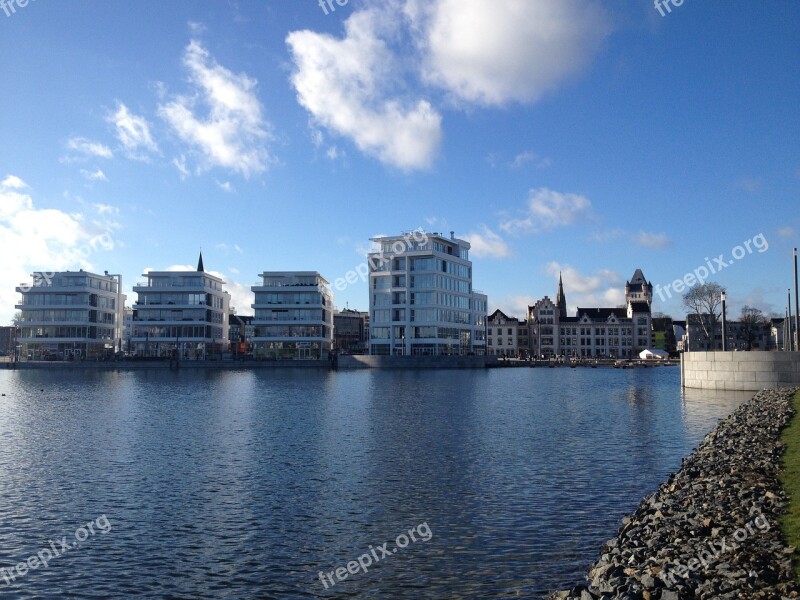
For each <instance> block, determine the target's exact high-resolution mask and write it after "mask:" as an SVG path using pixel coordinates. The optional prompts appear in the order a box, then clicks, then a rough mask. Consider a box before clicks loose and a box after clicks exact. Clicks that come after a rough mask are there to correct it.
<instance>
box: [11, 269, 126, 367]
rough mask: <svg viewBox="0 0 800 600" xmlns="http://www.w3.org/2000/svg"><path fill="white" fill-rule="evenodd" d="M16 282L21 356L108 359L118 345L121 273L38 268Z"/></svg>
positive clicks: (122, 300) (121, 297)
mask: <svg viewBox="0 0 800 600" xmlns="http://www.w3.org/2000/svg"><path fill="white" fill-rule="evenodd" d="M31 277H32V283H30V284H21V285H20V286H18V287H17V288H16V291H17V292H19V293H20V294H22V298H21V300H20V303H19V304H17V305H16V306H15V308H16V309H18V310H20V311H21V313H22V314H21V320H20V322H19V323H18V325H19V327H20V334H19V337H18V338H17V343H18V344H20V345H21V346H22V347H21V352H20V359H21V360H81V359H87V358H88V359H90V360H92V359H100V358H109V357H111V356H112V355H113V354H114V353H115V352H116V351H118V350H119V349H120V347H119V346H120V339H121V337H122V308H123V306H124V304H125V296H124V295H123V294H122V287H121V280H122V278H121V276H120V275H109V274H108V273H106V274H104V275H98V274H96V273H89V272H88V271H83V270H81V271H63V272H55V273H53V272H47V273H44V272H39V273H33V274H32V275H31Z"/></svg>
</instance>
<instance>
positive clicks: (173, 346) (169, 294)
mask: <svg viewBox="0 0 800 600" xmlns="http://www.w3.org/2000/svg"><path fill="white" fill-rule="evenodd" d="M142 277H146V278H147V280H146V281H145V282H142V283H139V284H138V285H136V286H134V288H133V291H134V292H136V293H137V294H138V299H137V300H136V303H135V304H134V307H133V309H134V317H133V333H132V335H131V346H132V349H133V351H134V352H135V354H136V356H143V357H161V358H172V357H176V358H180V359H190V360H191V359H205V358H209V357H213V356H217V355H218V354H219V353H221V352H223V351H224V350H226V349H227V347H228V314H229V310H230V295H229V294H228V292H226V291H225V290H224V289H223V287H224V285H225V282H224V281H223V280H222V279H220V278H219V277H215V276H214V275H211V274H209V273H206V272H205V271H204V270H203V268H202V257H201V259H200V263H199V264H198V269H197V270H196V271H150V272H149V273H145V274H143V275H142Z"/></svg>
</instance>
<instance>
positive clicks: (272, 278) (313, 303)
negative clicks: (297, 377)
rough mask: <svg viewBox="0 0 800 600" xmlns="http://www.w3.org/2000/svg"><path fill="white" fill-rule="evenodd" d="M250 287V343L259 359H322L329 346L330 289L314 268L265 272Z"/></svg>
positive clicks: (330, 340)
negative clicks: (260, 281) (310, 269)
mask: <svg viewBox="0 0 800 600" xmlns="http://www.w3.org/2000/svg"><path fill="white" fill-rule="evenodd" d="M260 277H261V279H262V283H261V285H256V286H253V288H252V290H253V293H254V294H255V303H254V304H253V309H254V310H255V316H254V318H253V328H254V333H253V346H254V352H255V357H256V358H261V359H267V358H269V359H284V358H289V359H322V358H327V357H328V355H329V353H330V351H331V348H332V347H333V292H331V289H330V286H329V285H328V281H327V280H326V279H325V278H324V277H323V276H322V275H320V274H319V273H317V272H316V271H267V272H264V273H262V274H261V275H260Z"/></svg>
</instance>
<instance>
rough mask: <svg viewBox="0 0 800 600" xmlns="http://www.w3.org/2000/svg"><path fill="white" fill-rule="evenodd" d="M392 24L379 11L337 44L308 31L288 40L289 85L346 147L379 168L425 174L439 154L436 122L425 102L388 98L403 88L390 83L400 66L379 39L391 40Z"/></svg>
mask: <svg viewBox="0 0 800 600" xmlns="http://www.w3.org/2000/svg"><path fill="white" fill-rule="evenodd" d="M395 21H396V17H394V16H392V15H391V14H389V15H386V14H382V13H381V12H380V11H379V10H377V9H376V10H362V11H358V12H355V13H353V14H352V15H351V16H350V17H349V18H348V19H347V21H346V22H345V27H346V35H345V37H344V38H343V39H338V38H335V37H333V36H331V35H327V34H322V33H316V32H313V31H308V30H304V31H294V32H292V33H290V34H289V35H288V37H287V38H286V43H287V44H288V46H289V49H290V51H291V54H292V60H293V62H294V67H295V68H294V72H293V74H292V78H291V81H292V85H293V86H294V88H295V91H296V92H297V99H298V102H299V103H300V104H301V105H302V106H303V107H304V108H305V109H306V110H308V112H309V113H311V115H312V117H313V119H314V122H315V124H317V125H318V126H322V127H325V128H327V129H328V130H329V131H332V132H334V133H336V134H338V135H341V136H344V137H346V138H349V139H351V140H352V141H353V142H354V143H355V144H356V146H357V147H358V148H359V150H361V151H362V152H364V153H365V154H368V155H370V156H374V157H375V158H377V159H378V160H380V161H381V162H383V163H384V164H387V165H391V166H394V167H397V168H399V169H401V170H404V171H413V170H418V169H426V168H429V167H430V166H431V165H432V163H433V160H434V158H435V156H436V153H437V150H438V148H439V144H440V141H441V137H442V131H441V120H442V119H441V116H440V115H439V113H438V112H437V111H436V110H435V109H434V107H433V106H432V105H431V103H430V102H429V101H427V100H425V99H422V98H414V97H412V96H410V95H409V94H402V93H393V89H394V88H396V87H402V85H398V82H397V81H396V79H395V78H396V75H395V71H396V70H397V69H399V68H400V66H399V64H398V60H397V58H396V57H395V56H394V54H393V52H392V51H391V49H390V48H389V47H388V46H387V44H386V43H385V42H384V41H383V39H381V37H382V34H387V33H388V35H387V36H385V37H392V31H391V30H392V29H393V28H394V27H395V25H394V22H395ZM387 30H389V31H388V32H387Z"/></svg>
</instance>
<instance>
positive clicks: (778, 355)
mask: <svg viewBox="0 0 800 600" xmlns="http://www.w3.org/2000/svg"><path fill="white" fill-rule="evenodd" d="M681 385H682V386H683V387H685V388H699V389H706V390H723V391H728V390H739V391H758V390H761V389H764V388H781V387H795V386H798V385H800V352H763V351H753V352H720V351H715V352H684V353H683V354H682V355H681Z"/></svg>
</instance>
